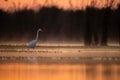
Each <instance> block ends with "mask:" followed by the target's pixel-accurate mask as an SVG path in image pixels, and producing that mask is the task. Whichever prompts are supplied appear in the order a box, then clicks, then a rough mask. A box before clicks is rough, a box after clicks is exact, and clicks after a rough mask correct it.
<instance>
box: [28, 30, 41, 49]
mask: <svg viewBox="0 0 120 80" xmlns="http://www.w3.org/2000/svg"><path fill="white" fill-rule="evenodd" d="M39 31H42V29H38V30H37V35H36V39H35V40H32V41H30V42H29V43H28V47H30V48H34V47H35V46H36V43H37V41H38V37H39Z"/></svg>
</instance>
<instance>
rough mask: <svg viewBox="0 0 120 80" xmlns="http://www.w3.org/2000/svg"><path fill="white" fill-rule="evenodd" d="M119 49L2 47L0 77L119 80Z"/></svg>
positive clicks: (11, 79)
mask: <svg viewBox="0 0 120 80" xmlns="http://www.w3.org/2000/svg"><path fill="white" fill-rule="evenodd" d="M119 52H120V48H119V47H118V48H116V47H115V48H114V47H112V48H111V47H109V48H101V47H100V48H84V47H79V46H78V47H56V46H55V47H51V46H49V47H48V46H47V47H46V46H45V47H37V48H36V49H28V48H26V47H23V46H18V47H16V46H7V47H6V46H1V47H0V80H119V79H120V53H119ZM96 57H97V58H96ZM25 61H26V62H25ZM92 61H93V62H96V63H91V62H92ZM2 62H3V63H2ZM9 62H10V63H9ZM46 62H47V63H52V64H45V63H46ZM86 62H88V63H87V64H86ZM104 62H105V63H104ZM40 63H42V64H40ZM55 63H60V64H55ZM103 63H104V64H103ZM117 63H119V64H117Z"/></svg>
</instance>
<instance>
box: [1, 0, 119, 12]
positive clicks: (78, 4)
mask: <svg viewBox="0 0 120 80" xmlns="http://www.w3.org/2000/svg"><path fill="white" fill-rule="evenodd" d="M118 4H120V0H29V1H28V0H0V9H2V10H4V11H9V12H14V11H17V10H22V9H28V10H29V9H32V10H35V11H36V10H38V9H40V8H42V7H52V6H56V7H58V8H60V9H64V10H79V9H80V10H81V9H85V8H86V7H87V6H94V7H96V8H99V9H101V8H105V7H108V6H111V8H112V9H116V8H117V6H118Z"/></svg>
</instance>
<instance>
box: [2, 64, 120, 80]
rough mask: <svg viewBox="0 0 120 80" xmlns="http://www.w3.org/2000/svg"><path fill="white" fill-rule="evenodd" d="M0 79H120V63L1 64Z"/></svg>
mask: <svg viewBox="0 0 120 80" xmlns="http://www.w3.org/2000/svg"><path fill="white" fill-rule="evenodd" d="M0 80H120V65H118V64H79V65H75V64H74V65H67V64H51V65H44V64H42V65H40V64H22V63H19V64H18V63H13V64H12V63H10V64H0Z"/></svg>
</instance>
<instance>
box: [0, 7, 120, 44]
mask: <svg viewBox="0 0 120 80" xmlns="http://www.w3.org/2000/svg"><path fill="white" fill-rule="evenodd" d="M38 28H42V29H43V30H44V32H43V33H41V35H40V36H41V38H40V39H41V40H42V41H46V40H49V39H53V40H57V41H65V40H69V41H70V40H74V41H81V40H84V43H85V45H86V46H90V45H95V46H96V45H103V46H107V40H108V38H109V39H111V40H113V41H117V42H119V43H120V5H119V7H118V9H116V10H111V9H110V7H107V8H103V9H97V8H94V7H88V8H87V9H86V10H85V11H83V10H76V11H72V10H68V11H64V10H61V9H58V8H56V7H51V8H45V7H44V8H42V9H40V10H39V11H38V12H33V11H32V10H22V11H17V12H14V13H6V12H3V11H2V10H0V40H1V39H3V38H5V40H10V39H13V40H14V39H15V40H19V39H20V38H24V39H25V38H29V39H33V37H34V35H35V34H36V30H37V29H38Z"/></svg>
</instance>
